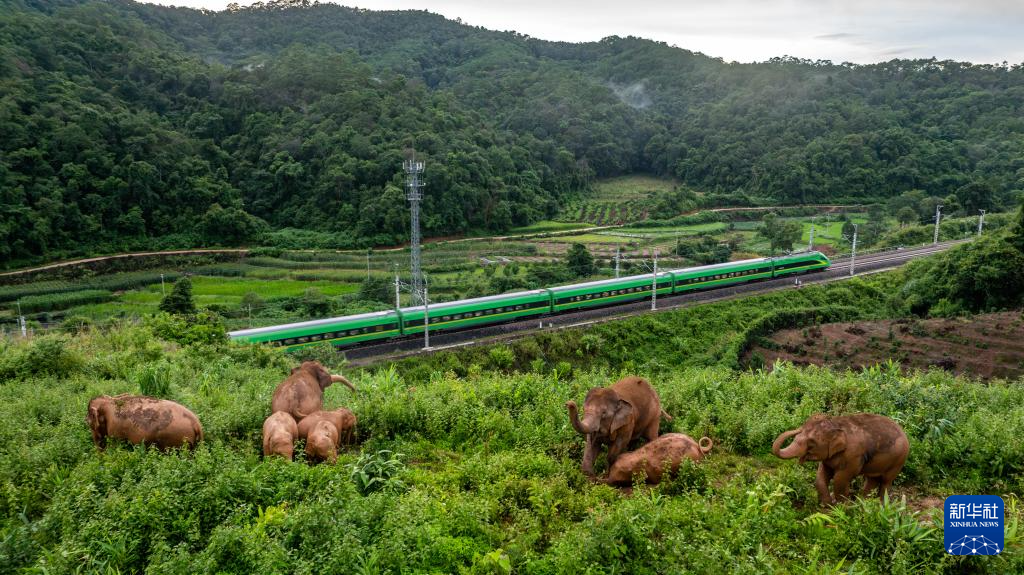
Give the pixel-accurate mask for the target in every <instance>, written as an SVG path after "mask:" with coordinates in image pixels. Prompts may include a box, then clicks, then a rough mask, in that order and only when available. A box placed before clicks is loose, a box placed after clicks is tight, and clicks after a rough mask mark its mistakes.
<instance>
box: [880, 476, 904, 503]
mask: <svg viewBox="0 0 1024 575" xmlns="http://www.w3.org/2000/svg"><path fill="white" fill-rule="evenodd" d="M897 475H899V471H897V472H896V473H893V474H891V475H883V476H882V480H881V481H880V482H879V483H878V498H879V499H885V494H886V493H888V492H889V488H890V487H892V482H893V481H895V480H896V476H897Z"/></svg>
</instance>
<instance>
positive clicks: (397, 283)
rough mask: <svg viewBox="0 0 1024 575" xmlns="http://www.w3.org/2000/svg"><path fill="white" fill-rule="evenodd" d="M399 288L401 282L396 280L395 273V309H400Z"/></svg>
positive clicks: (396, 273)
mask: <svg viewBox="0 0 1024 575" xmlns="http://www.w3.org/2000/svg"><path fill="white" fill-rule="evenodd" d="M401 287H402V282H401V281H399V280H398V272H395V309H398V308H400V307H402V296H401V291H400V290H401Z"/></svg>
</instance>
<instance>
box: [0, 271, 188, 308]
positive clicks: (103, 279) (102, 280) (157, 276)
mask: <svg viewBox="0 0 1024 575" xmlns="http://www.w3.org/2000/svg"><path fill="white" fill-rule="evenodd" d="M180 276H181V273H180V272H176V271H169V270H168V271H159V270H155V271H143V272H125V273H120V274H112V275H109V276H98V277H93V278H89V279H84V280H80V281H75V282H66V281H57V280H55V281H44V282H36V283H31V284H21V285H13V286H2V287H0V303H5V302H13V301H17V300H22V301H24V299H25V298H28V297H30V296H41V295H48V294H59V293H69V292H78V291H83V290H106V291H122V290H129V289H139V288H143V287H146V286H148V285H152V284H158V283H160V282H161V278H163V281H167V282H173V281H175V280H176V279H178V277H180Z"/></svg>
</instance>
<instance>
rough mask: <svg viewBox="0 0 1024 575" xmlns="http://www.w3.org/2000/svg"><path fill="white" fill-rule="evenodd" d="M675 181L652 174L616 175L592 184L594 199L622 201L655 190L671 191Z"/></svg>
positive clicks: (647, 194)
mask: <svg viewBox="0 0 1024 575" xmlns="http://www.w3.org/2000/svg"><path fill="white" fill-rule="evenodd" d="M676 185H677V184H676V182H674V181H673V180H669V179H665V178H656V177H653V176H636V175H633V176H618V177H615V178H607V179H604V180H599V181H598V182H596V183H595V184H594V195H593V196H591V198H592V199H594V200H604V201H611V202H623V201H627V200H639V199H644V198H647V197H648V196H650V195H651V194H653V193H657V192H671V191H672V189H673V188H674V187H675V186H676Z"/></svg>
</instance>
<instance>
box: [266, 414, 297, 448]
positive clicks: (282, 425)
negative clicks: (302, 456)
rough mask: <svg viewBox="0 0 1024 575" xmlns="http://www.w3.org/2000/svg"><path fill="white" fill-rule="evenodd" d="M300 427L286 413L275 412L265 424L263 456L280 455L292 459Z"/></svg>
mask: <svg viewBox="0 0 1024 575" xmlns="http://www.w3.org/2000/svg"><path fill="white" fill-rule="evenodd" d="M298 438H299V427H298V425H297V424H296V423H295V418H294V417H292V415H291V414H290V413H287V412H285V411H275V412H274V413H272V414H270V417H268V418H267V419H266V420H265V421H264V422H263V456H264V457H270V456H272V455H279V456H281V457H285V458H287V459H289V460H290V459H292V457H293V451H294V448H295V440H296V439H298Z"/></svg>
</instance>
